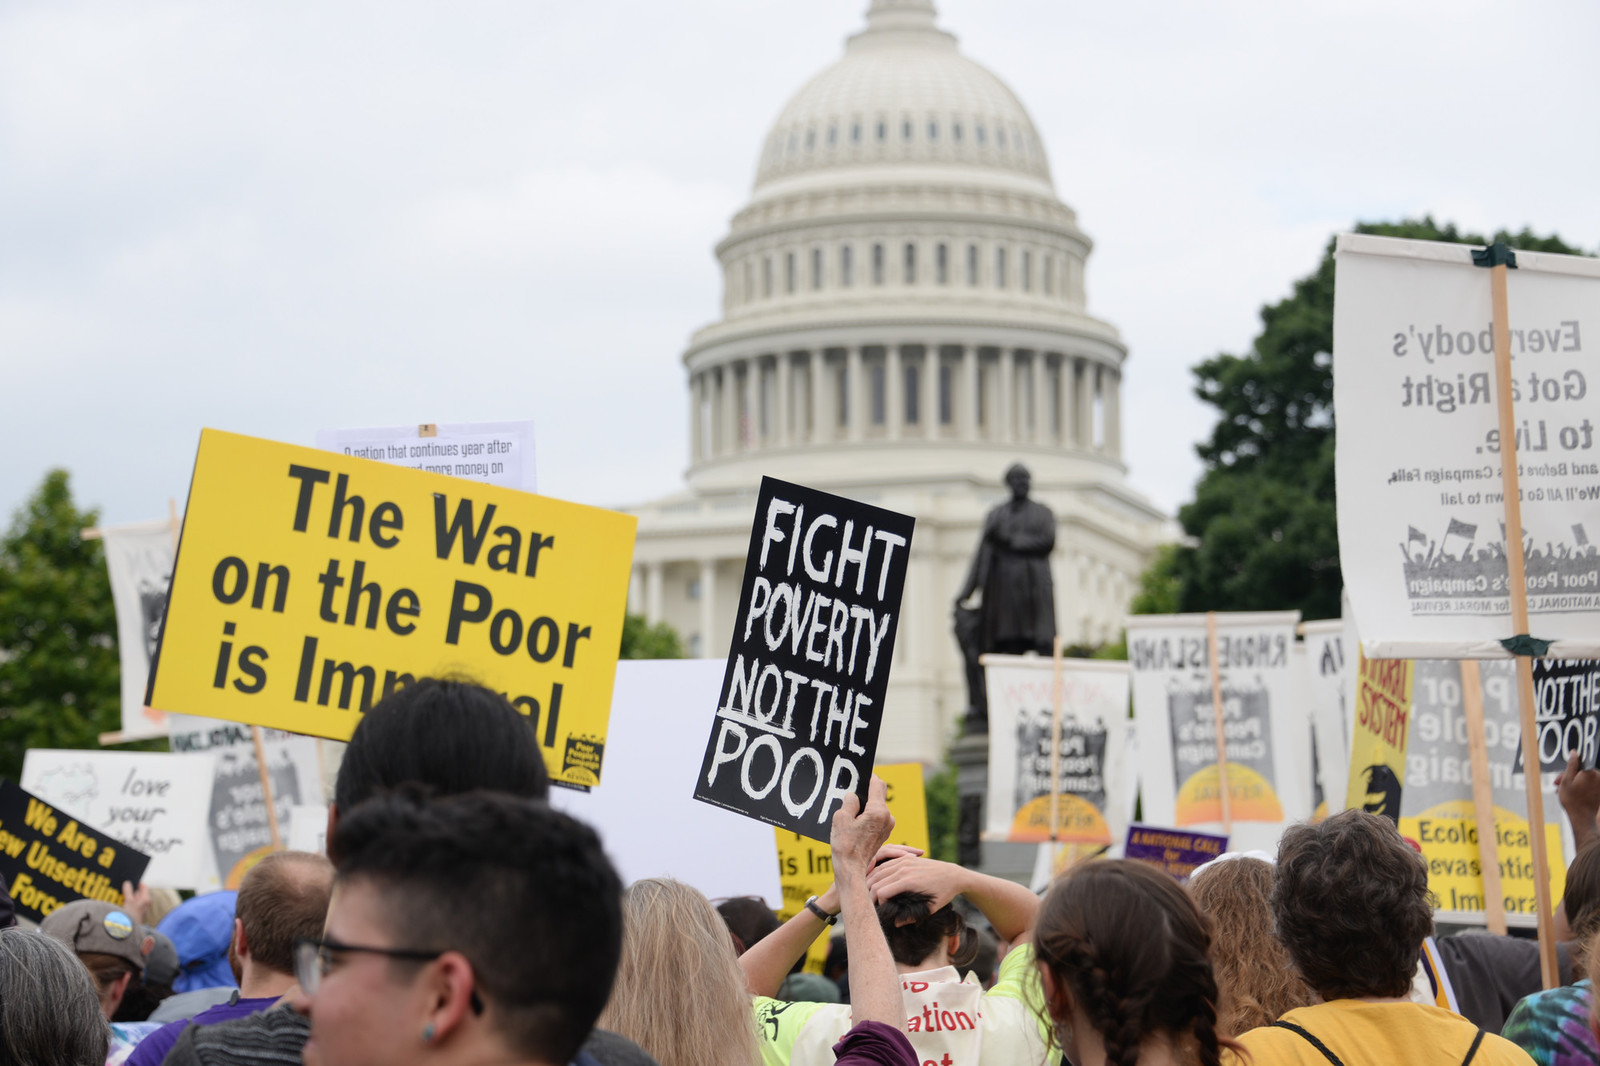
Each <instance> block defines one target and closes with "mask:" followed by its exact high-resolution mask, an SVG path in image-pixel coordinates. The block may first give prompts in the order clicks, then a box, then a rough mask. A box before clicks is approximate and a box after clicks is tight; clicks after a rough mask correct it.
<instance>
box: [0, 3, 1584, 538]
mask: <svg viewBox="0 0 1600 1066" xmlns="http://www.w3.org/2000/svg"><path fill="white" fill-rule="evenodd" d="M865 8H866V0H761V2H758V0H673V2H672V3H659V2H656V3H645V2H627V3H625V2H621V0H584V2H582V3H565V2H563V3H556V2H553V0H543V2H540V0H511V2H504V3H494V2H462V3H451V4H443V3H438V2H436V0H435V2H428V3H416V2H412V0H382V2H371V3H339V2H331V0H325V2H316V3H310V2H306V3H254V4H250V3H230V4H218V3H214V2H198V0H197V2H178V3H162V2H154V0H152V2H140V3H136V4H129V3H126V2H123V0H105V2H79V0H43V2H37V3H33V2H21V0H3V2H0V397H3V402H0V412H3V414H4V417H5V421H6V429H7V437H8V439H10V440H11V441H12V444H11V446H10V448H9V449H8V461H6V462H5V463H3V464H0V521H3V520H4V518H5V516H6V515H9V514H10V512H11V511H13V510H14V509H15V508H16V507H17V506H18V505H19V504H20V503H21V502H22V501H23V499H24V498H25V497H26V496H27V494H28V493H29V492H31V491H32V490H33V489H34V487H35V486H36V485H37V484H38V482H39V480H40V478H41V477H42V476H43V475H44V472H45V471H46V470H47V469H48V468H50V467H52V466H64V467H66V468H68V469H69V470H71V471H72V474H73V479H74V484H75V488H76V493H77V496H78V499H79V501H80V503H81V504H89V505H96V506H99V507H101V508H102V509H103V514H104V518H105V520H106V521H108V522H122V521H134V520H139V519H144V518H153V517H159V516H162V515H164V514H165V512H166V501H167V499H168V497H172V496H176V497H178V498H179V499H180V501H181V499H182V497H183V495H184V492H185V491H186V488H187V484H188V476H189V469H190V465H191V463H192V461H193V456H194V447H195V444H196V440H197V435H198V432H199V430H200V428H201V427H202V426H214V427H218V428H222V429H229V430H235V431H239V432H244V433H251V434H256V435H259V436H264V437H271V438H275V439H279V440H285V441H292V442H297V443H303V444H310V443H312V440H313V436H314V434H315V432H316V430H317V429H318V428H333V427H343V426H363V425H375V424H399V423H411V422H423V421H440V422H444V421H479V420H498V419H517V418H531V419H533V420H534V422H535V423H536V431H537V438H538V443H537V446H538V449H539V458H538V462H539V477H540V482H541V489H542V491H545V492H547V493H549V494H551V495H556V496H563V497H567V498H570V499H575V500H581V501H584V502H588V503H598V504H625V503H629V502H637V501H641V500H644V499H648V498H650V497H653V496H658V495H661V494H663V493H665V492H668V491H670V490H672V489H673V488H675V487H677V486H678V485H679V484H680V483H681V474H682V469H683V466H684V464H685V460H686V452H687V400H686V391H685V385H684V379H683V374H682V370H681V365H680V363H679V361H678V360H679V356H680V354H681V352H682V349H683V345H684V343H685V341H686V340H687V338H688V336H689V334H690V332H691V331H692V330H693V329H695V328H696V327H697V326H699V325H702V324H704V323H705V322H707V321H710V320H712V319H714V318H715V317H716V315H717V308H718V301H719V290H720V278H719V275H718V272H717V270H716V264H715V261H714V259H713V258H712V254H711V246H712V244H713V243H714V242H715V241H716V240H717V239H718V238H719V237H721V236H722V235H723V233H724V232H725V229H726V226H727V221H728V219H729V217H730V216H731V215H732V214H733V212H734V211H736V210H737V209H738V208H739V207H740V206H741V204H742V203H743V202H744V200H745V198H746V196H747V195H748V192H749V186H750V181H751V178H752V176H753V174H754V170H755V161H756V155H757V151H758V148H759V146H760V144H761V142H762V139H763V137H764V135H765V132H766V128H767V126H768V124H769V123H770V122H771V121H772V119H773V118H774V117H775V116H776V115H777V113H778V111H779V109H780V108H781V107H782V105H783V103H784V101H785V100H786V99H787V98H788V97H789V95H790V94H791V93H793V92H794V91H795V90H796V89H798V88H799V86H800V85H801V84H802V83H803V82H804V81H805V80H806V79H807V78H808V77H810V76H811V75H812V74H814V73H815V72H817V71H818V70H820V69H822V68H823V67H824V66H826V65H827V64H829V63H831V62H833V61H834V60H835V59H836V58H837V57H838V56H839V54H840V52H841V48H842V41H843V38H844V37H845V35H846V34H848V33H851V32H854V31H855V30H857V29H858V28H859V27H860V25H861V23H862V14H863V12H864V11H865ZM940 14H941V22H942V24H943V25H944V26H945V27H946V28H947V29H950V30H952V31H954V32H955V33H956V34H957V35H958V37H959V38H960V40H961V45H962V48H963V49H964V51H965V52H966V53H967V54H968V55H969V56H971V57H973V58H974V59H976V60H978V61H979V62H981V63H984V64H985V65H987V66H988V67H989V68H990V69H992V70H993V71H995V72H996V73H997V74H999V75H1000V77H1002V78H1003V79H1005V81H1006V82H1007V83H1009V84H1010V85H1011V87H1012V88H1013V89H1014V90H1016V92H1017V94H1018V95H1019V96H1020V97H1021V99H1022V101H1023V103H1024V105H1025V106H1026V107H1027V108H1028V110H1029V112H1030V113H1031V114H1032V116H1033V119H1034V122H1035V123H1036V124H1037V126H1038V128H1039V130H1040V133H1041V134H1042V136H1043V138H1044V142H1045V145H1046V148H1047V150H1048V152H1049V156H1050V162H1051V166H1052V169H1053V171H1054V175H1055V182H1056V189H1057V191H1058V193H1059V194H1060V195H1061V197H1062V199H1064V200H1065V201H1066V202H1067V203H1068V204H1069V205H1071V206H1072V207H1073V208H1075V209H1076V210H1077V212H1078V216H1079V221H1080V224H1081V225H1082V226H1083V228H1084V229H1085V230H1086V231H1087V232H1088V233H1089V234H1090V235H1091V236H1092V237H1093V239H1094V240H1095V242H1096V247H1095V252H1094V254H1093V256H1092V257H1091V258H1090V260H1089V268H1088V284H1089V300H1090V309H1091V310H1092V311H1093V312H1095V313H1096V314H1098V315H1099V316H1100V317H1102V318H1105V319H1108V320H1109V321H1111V322H1112V323H1114V324H1116V325H1117V326H1118V327H1119V328H1120V329H1121V330H1122V332H1123V336H1124V338H1125V339H1126V340H1127V342H1128V345H1129V348H1130V352H1131V356H1130V362H1129V364H1128V368H1127V385H1126V391H1125V394H1124V395H1125V403H1126V411H1125V415H1124V420H1123V421H1124V436H1125V439H1126V442H1127V443H1126V451H1127V456H1128V461H1129V464H1130V466H1131V468H1132V475H1131V476H1132V480H1133V483H1134V485H1135V486H1136V487H1138V488H1139V489H1141V490H1142V491H1144V492H1145V493H1147V494H1148V495H1149V496H1150V497H1151V498H1152V499H1153V500H1154V501H1156V502H1157V503H1158V504H1160V505H1161V506H1163V507H1166V508H1173V507H1175V506H1176V505H1178V504H1179V503H1181V502H1183V501H1184V500H1185V499H1187V498H1188V497H1189V494H1190V489H1191V487H1192V485H1193V482H1194V479H1195V477H1196V476H1197V474H1198V470H1199V466H1198V463H1197V461H1196V460H1195V458H1194V453H1193V444H1194V442H1195V441H1196V440H1198V439H1199V438H1201V437H1202V436H1203V435H1205V433H1206V432H1207V431H1208V429H1209V426H1210V424H1211V421H1212V420H1211V417H1210V414H1209V410H1208V409H1207V408H1204V407H1202V406H1201V405H1200V404H1199V403H1198V402H1197V401H1195V400H1194V399H1193V398H1192V394H1191V380H1192V379H1191V377H1190V374H1189V372H1188V368H1189V367H1190V366H1191V365H1193V364H1194V363H1195V362H1196V361H1197V360H1199V359H1201V358H1204V357H1206V356H1208V355H1211V354H1213V353H1215V352H1217V351H1223V350H1231V351H1239V350H1242V349H1244V348H1245V347H1247V346H1248V344H1249V343H1250V340H1251V338H1252V337H1253V335H1254V333H1255V327H1256V312H1257V310H1258V308H1259V307H1260V306H1261V305H1262V304H1263V303H1265V302H1269V301H1272V300H1275V299H1278V298H1280V297H1282V296H1283V295H1285V294H1286V293H1287V291H1288V288H1289V285H1290V283H1291V282H1292V281H1293V279H1295V278H1296V277H1299V276H1300V275H1302V274H1305V273H1306V272H1308V271H1309V270H1310V269H1312V268H1313V267H1314V266H1315V264H1316V261H1317V258H1318V256H1319V255H1320V253H1321V250H1322V247H1323V245H1324V244H1325V243H1326V241H1327V239H1328V237H1329V235H1330V234H1332V233H1334V232H1336V231H1338V230H1339V229H1341V228H1345V227H1347V226H1348V225H1350V224H1351V223H1352V222H1354V221H1356V220H1390V219H1398V218H1400V217H1403V216H1407V215H1420V214H1423V213H1427V212H1431V213H1433V214H1434V216H1435V217H1436V218H1438V219H1440V220H1446V219H1448V220H1453V221H1455V222H1457V223H1459V224H1461V225H1463V226H1466V227H1473V228H1479V229H1485V230H1487V229H1493V228H1495V227H1497V226H1501V225H1505V226H1509V227H1511V228H1513V229H1516V228H1520V227H1521V226H1523V225H1524V224H1526V225H1531V226H1533V227H1534V228H1535V229H1537V230H1539V231H1541V232H1547V231H1555V232H1557V233H1559V234H1560V235H1561V236H1562V237H1564V238H1565V239H1567V240H1568V241H1569V242H1573V243H1577V244H1579V245H1582V246H1583V247H1584V248H1586V249H1589V250H1594V249H1595V248H1596V247H1597V245H1600V137H1597V136H1596V130H1597V128H1600V119H1597V118H1596V114H1597V110H1600V64H1597V63H1596V62H1595V54H1594V49H1595V45H1596V43H1597V42H1600V5H1596V4H1594V3H1592V2H1588V0H1574V2H1572V3H1565V4H1562V3H1548V4H1531V3H1530V4H1506V3H1490V2H1484V0H1450V2H1437V3H1421V2H1418V3H1406V2H1402V0H1382V2H1366V0H1338V2H1328V3H1317V4H1285V3H1282V2H1281V0H1259V2H1244V0H1240V2H1234V3H1213V4H1205V5H1202V4H1192V3H1179V2H1176V0H1172V2H1168V3H1150V2H1138V0H1120V2H1117V3H1093V4H1090V3H1079V2H1061V0H944V2H942V3H941V4H940ZM1359 425H1360V422H1359V416H1352V415H1350V414H1341V428H1343V429H1345V430H1346V431H1348V430H1349V429H1350V428H1351V427H1353V426H1359Z"/></svg>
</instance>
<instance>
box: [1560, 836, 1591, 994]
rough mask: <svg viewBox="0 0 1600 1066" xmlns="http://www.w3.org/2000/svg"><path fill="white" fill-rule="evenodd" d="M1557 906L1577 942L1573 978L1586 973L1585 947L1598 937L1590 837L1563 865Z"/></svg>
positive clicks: (1586, 950) (1586, 955) (1573, 955)
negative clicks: (1563, 880) (1564, 875)
mask: <svg viewBox="0 0 1600 1066" xmlns="http://www.w3.org/2000/svg"><path fill="white" fill-rule="evenodd" d="M1561 909H1562V911H1563V912H1565V914H1566V917H1567V928H1568V929H1569V930H1570V931H1571V933H1572V938H1573V939H1574V940H1576V941H1577V942H1578V945H1579V948H1578V950H1576V951H1574V952H1573V953H1572V960H1573V963H1574V966H1573V969H1574V970H1575V971H1581V972H1575V973H1574V974H1573V980H1577V979H1578V978H1580V977H1585V976H1588V975H1589V974H1591V973H1593V972H1594V971H1592V970H1589V969H1588V968H1587V967H1588V964H1589V963H1588V959H1589V951H1588V948H1589V946H1590V945H1591V944H1594V943H1595V942H1596V941H1597V940H1600V938H1597V937H1596V936H1595V933H1597V932H1600V843H1596V842H1594V841H1591V842H1589V843H1588V844H1585V845H1584V846H1583V847H1582V848H1580V849H1578V856H1577V858H1575V859H1573V860H1572V865H1571V866H1568V867H1567V883H1566V887H1565V888H1564V889H1562V892H1561Z"/></svg>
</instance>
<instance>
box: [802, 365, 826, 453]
mask: <svg viewBox="0 0 1600 1066" xmlns="http://www.w3.org/2000/svg"><path fill="white" fill-rule="evenodd" d="M826 355H827V352H826V351H825V350H824V349H822V348H813V349H811V350H810V351H809V352H807V353H806V414H807V415H809V416H811V429H810V431H809V432H808V433H807V434H806V440H808V441H809V442H811V443H812V444H815V443H817V441H819V440H826V439H827V433H826V429H825V424H824V422H823V420H822V371H823V366H824V364H825V362H826V359H825V358H824V357H825V356H826Z"/></svg>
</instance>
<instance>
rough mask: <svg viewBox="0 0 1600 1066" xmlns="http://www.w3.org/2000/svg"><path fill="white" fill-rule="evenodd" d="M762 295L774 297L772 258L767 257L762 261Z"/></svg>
mask: <svg viewBox="0 0 1600 1066" xmlns="http://www.w3.org/2000/svg"><path fill="white" fill-rule="evenodd" d="M761 295H762V296H764V297H770V296H771V295H772V256H770V255H769V256H765V257H763V258H762V260H761Z"/></svg>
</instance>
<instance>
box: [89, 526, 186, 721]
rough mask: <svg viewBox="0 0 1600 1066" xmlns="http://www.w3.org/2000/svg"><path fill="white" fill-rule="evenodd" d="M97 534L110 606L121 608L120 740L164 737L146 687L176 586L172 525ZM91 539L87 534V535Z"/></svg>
mask: <svg viewBox="0 0 1600 1066" xmlns="http://www.w3.org/2000/svg"><path fill="white" fill-rule="evenodd" d="M94 532H96V533H97V534H98V535H99V537H100V539H101V541H102V542H104V544H105V551H106V571H107V573H108V574H109V576H110V579H111V600H112V602H113V603H114V604H116V608H117V653H118V658H119V660H120V662H121V667H122V739H123V740H141V739H145V738H149V737H161V736H166V733H167V716H166V715H165V714H164V713H162V712H161V711H156V710H152V709H150V708H149V707H146V706H145V702H144V693H145V685H146V683H147V682H148V681H149V678H150V664H151V663H152V662H154V661H155V655H156V644H157V643H158V641H159V640H160V637H161V619H162V617H163V616H164V615H165V614H166V610H167V586H168V584H170V583H171V581H172V555H173V544H174V542H175V541H176V539H177V529H176V527H175V526H174V524H173V522H171V521H169V520H162V521H159V522H138V523H134V524H131V525H125V526H109V527H106V528H103V529H100V530H96V531H94ZM86 535H87V534H86Z"/></svg>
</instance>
